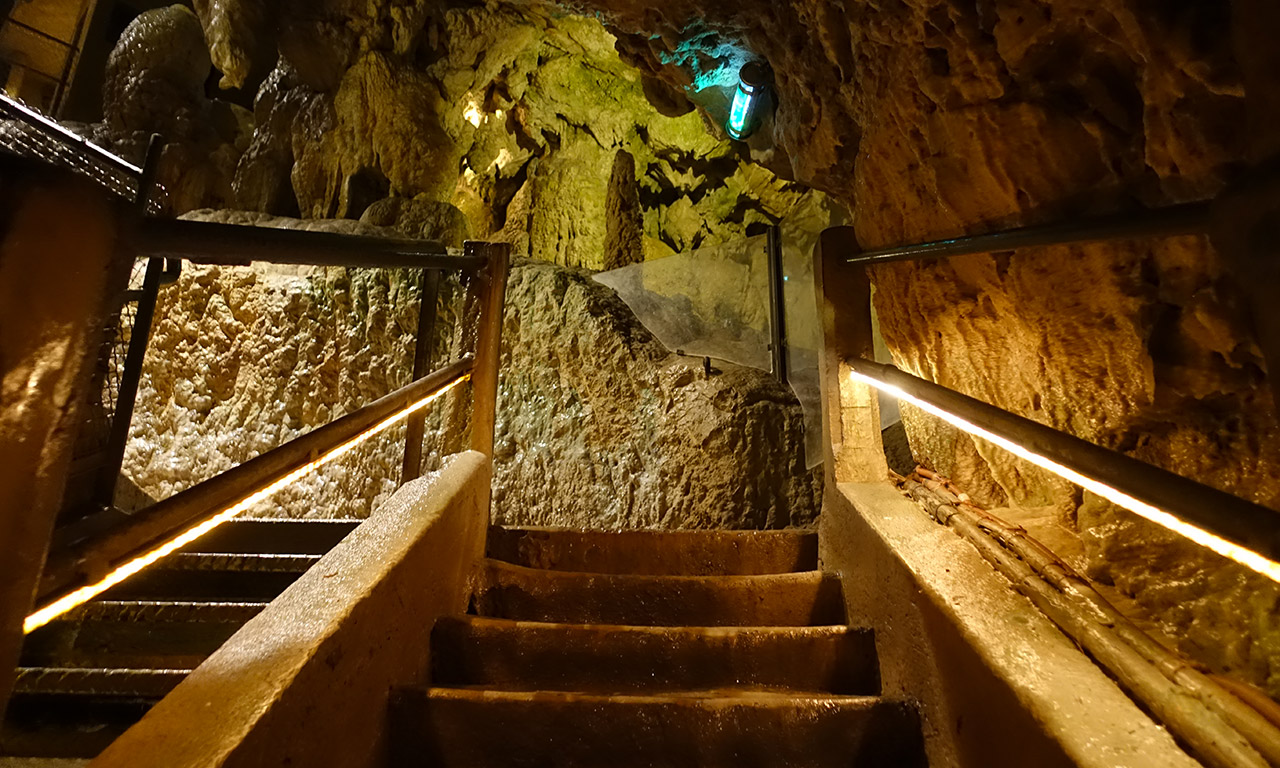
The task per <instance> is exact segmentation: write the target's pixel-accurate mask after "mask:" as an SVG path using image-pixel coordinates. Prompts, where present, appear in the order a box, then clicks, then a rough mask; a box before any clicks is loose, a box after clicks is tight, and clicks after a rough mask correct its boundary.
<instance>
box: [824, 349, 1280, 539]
mask: <svg viewBox="0 0 1280 768" xmlns="http://www.w3.org/2000/svg"><path fill="white" fill-rule="evenodd" d="M848 364H849V366H850V368H851V369H852V370H854V371H856V372H857V373H860V374H862V375H863V376H866V377H867V378H870V379H873V380H876V381H880V382H883V383H885V384H888V385H891V386H893V387H896V388H898V389H899V390H901V391H902V392H905V393H906V394H908V395H911V396H913V397H916V398H918V399H919V400H921V401H923V402H926V403H929V404H930V405H933V406H935V407H937V408H940V409H942V410H944V411H947V412H948V413H951V414H954V415H956V416H959V417H961V418H962V419H964V420H966V421H969V422H971V423H973V424H976V425H978V426H980V427H982V428H983V429H985V430H987V431H989V432H991V433H992V434H994V435H996V436H999V437H1003V438H1005V439H1007V440H1009V441H1012V442H1014V443H1016V444H1018V445H1020V446H1022V447H1024V448H1026V449H1028V450H1030V451H1031V452H1033V453H1036V454H1039V455H1040V456H1043V457H1045V458H1048V459H1050V460H1052V461H1053V462H1055V463H1057V464H1060V465H1062V466H1064V467H1066V468H1068V469H1070V470H1073V471H1075V472H1076V473H1078V474H1080V475H1084V476H1085V477H1087V478H1090V479H1093V480H1096V481H1098V482H1101V483H1104V484H1106V485H1108V486H1111V487H1112V488H1115V489H1116V490H1119V491H1121V492H1122V493H1124V494H1126V495H1128V496H1130V497H1131V498H1133V499H1136V500H1137V501H1140V502H1144V503H1146V504H1149V505H1151V506H1153V507H1155V508H1157V509H1159V510H1162V511H1164V512H1167V513H1169V514H1170V515H1173V516H1174V517H1176V518H1178V519H1179V520H1182V521H1183V522H1186V523H1190V524H1191V525H1194V526H1196V527H1197V528H1200V529H1201V530H1204V531H1207V532H1209V533H1212V534H1214V535H1216V536H1218V537H1220V538H1222V539H1225V540H1227V541H1229V542H1231V543H1233V544H1237V545H1239V546H1241V547H1244V548H1246V549H1249V550H1252V551H1253V552H1256V553H1258V554H1260V555H1262V556H1263V557H1266V558H1268V559H1270V560H1273V561H1280V512H1277V511H1275V510H1272V509H1268V508H1266V507H1263V506H1260V505H1257V504H1253V503H1251V502H1248V501H1245V500H1244V499H1241V498H1239V497H1236V496H1233V495H1231V494H1229V493H1224V492H1222V491H1219V490H1217V489H1216V488H1210V487H1209V486H1207V485H1202V484H1200V483H1197V482H1195V481H1194V480H1190V479H1188V478H1185V477H1182V476H1181V475H1176V474H1174V473H1172V472H1169V471H1167V470H1163V469H1160V468H1159V467H1156V466H1153V465H1151V464H1147V463H1146V462H1142V461H1139V460H1137V459H1134V458H1132V457H1130V456H1126V455H1125V454H1123V453H1119V452H1117V451H1112V450H1109V449H1107V448H1103V447H1101V446H1098V445H1094V444H1093V443H1090V442H1088V441H1087V440H1082V439H1080V438H1078V437H1075V436H1074V435H1070V434H1067V433H1065V432H1060V431H1058V430H1056V429H1053V428H1052V427H1047V426H1045V425H1043V424H1040V423H1038V422H1035V421H1032V420H1031V419H1027V418H1024V417H1022V416H1017V415H1015V414H1012V413H1009V412H1008V411H1005V410H1002V409H1000V408H997V407H995V406H993V405H989V404H987V403H984V402H982V401H981V400H975V399H974V398H972V397H969V396H968V395H962V394H960V393H959V392H955V391H953V390H950V389H947V388H946V387H943V386H940V385H938V384H934V383H933V382H931V381H926V380H924V379H921V378H917V377H915V376H912V375H910V374H907V373H903V372H902V371H900V370H898V369H897V368H894V367H893V366H889V365H882V364H880V363H874V362H871V361H870V360H866V359H851V360H849V361H848Z"/></svg>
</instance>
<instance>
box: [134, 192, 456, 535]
mask: <svg viewBox="0 0 1280 768" xmlns="http://www.w3.org/2000/svg"><path fill="white" fill-rule="evenodd" d="M198 218H203V219H206V220H215V221H224V222H228V223H238V224H250V223H256V224H259V225H263V224H267V223H274V224H276V225H277V226H279V225H290V224H291V225H293V226H297V227H300V228H304V229H318V230H322V231H338V232H347V233H352V234H388V232H387V230H382V229H379V228H376V227H369V226H365V225H361V224H359V223H357V222H350V221H348V222H297V221H296V220H294V221H279V220H277V221H275V222H270V220H269V219H268V218H267V217H263V216H261V215H254V214H240V215H236V214H233V213H226V212H219V213H217V214H206V215H201V216H198ZM392 234H398V233H392ZM417 304H418V280H417V275H416V274H414V272H413V271H411V270H372V269H370V270H359V269H350V270H348V269H339V268H328V269H326V268H311V267H298V268H294V267H278V266H271V265H262V264H258V265H254V266H250V267H201V266H193V265H187V266H186V267H185V268H184V269H183V272H182V276H181V278H180V279H179V281H178V283H177V284H175V285H173V286H170V287H167V288H164V289H162V290H161V293H160V302H159V304H158V306H157V309H156V322H155V325H154V327H153V330H152V338H151V343H150V345H149V347H148V350H147V359H146V364H145V367H144V376H143V381H142V385H141V388H140V391H139V397H138V406H137V410H136V412H135V415H134V422H133V432H132V435H131V438H130V442H129V446H128V450H127V452H126V455H125V466H124V471H125V474H126V475H128V476H129V477H130V478H132V479H133V480H134V482H136V483H137V485H138V486H139V487H140V488H141V489H142V490H143V491H144V492H146V493H148V494H150V495H151V496H153V497H155V498H164V497H167V496H169V495H171V494H173V493H175V492H177V491H179V490H181V489H183V488H186V487H189V486H191V485H194V484H195V483H197V482H200V481H201V480H205V479H208V478H209V477H212V476H213V475H215V474H217V473H219V472H222V471H225V470H227V469H229V468H231V467H233V466H235V465H236V464H239V463H240V462H242V461H244V460H245V459H248V458H251V457H253V456H256V455H257V454H259V453H261V452H263V451H265V450H268V449H270V448H274V447H275V446H277V445H280V444H282V443H284V442H286V441H288V440H290V439H292V438H294V437H297V436H298V435H301V434H303V433H304V432H307V431H309V430H311V429H314V428H315V427H318V426H320V425H322V424H325V423H327V422H328V421H330V420H331V419H333V418H335V417H337V416H340V415H342V414H343V413H346V412H348V411H350V410H352V409H354V408H356V407H358V406H360V405H362V404H364V403H367V402H370V401H372V400H374V399H376V398H378V397H380V396H382V395H384V394H386V393H387V392H390V391H392V390H394V389H396V388H397V387H399V386H402V385H404V384H406V383H408V379H409V372H410V371H411V370H412V355H413V334H414V332H415V330H416V328H417ZM446 333H447V330H446V328H444V327H442V328H441V329H440V331H439V335H438V337H437V349H439V350H440V352H441V353H443V350H444V348H445V344H446V341H445V334H446ZM403 439H404V431H403V428H393V429H391V430H389V431H388V432H387V433H386V434H385V436H384V437H380V438H376V439H374V440H372V441H370V442H369V443H367V444H366V445H365V446H362V447H361V448H359V449H357V451H356V452H355V453H354V455H353V457H352V458H350V459H344V460H343V461H341V462H337V463H336V464H333V465H330V466H329V467H326V468H324V469H322V470H320V471H318V472H315V473H312V474H311V475H309V476H307V477H306V478H303V479H302V480H300V481H299V482H298V483H297V484H295V485H292V486H290V487H289V488H288V489H284V490H282V491H281V492H280V494H278V495H277V496H276V497H275V499H274V500H273V501H272V502H268V503H264V505H263V507H262V508H261V509H259V510H258V511H257V512H258V513H267V514H283V515H286V516H290V517H311V516H317V517H364V516H366V515H368V514H369V511H370V509H371V506H370V505H371V504H372V503H375V502H377V501H381V500H382V499H383V498H385V497H386V496H387V495H389V494H390V493H391V492H393V491H394V490H395V488H396V486H397V484H398V481H399V467H400V457H401V456H402V455H403V453H402V452H403Z"/></svg>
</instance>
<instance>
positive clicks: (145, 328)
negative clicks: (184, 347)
mask: <svg viewBox="0 0 1280 768" xmlns="http://www.w3.org/2000/svg"><path fill="white" fill-rule="evenodd" d="M163 151H164V141H163V140H162V139H161V138H160V136H159V134H152V135H151V143H150V144H149V145H148V146H147V160H146V163H145V164H144V165H143V168H142V173H141V174H139V177H138V192H137V197H136V199H135V200H134V206H135V207H136V208H137V209H138V211H139V212H140V213H145V212H146V210H147V201H148V200H149V199H150V197H151V190H152V188H153V187H154V186H155V180H156V174H157V171H158V169H159V165H160V156H161V153H162V152H163ZM165 271H166V269H165V262H164V260H163V259H151V260H150V261H148V262H147V272H146V274H145V275H144V277H143V280H142V291H141V295H140V296H138V307H137V311H136V312H135V313H134V319H133V329H132V331H131V332H130V335H129V351H128V353H127V354H126V355H125V361H124V370H123V371H121V372H120V390H119V391H118V392H116V409H115V413H113V414H112V416H111V432H110V434H109V435H108V436H107V445H106V448H105V449H103V455H104V459H103V464H102V468H101V469H100V470H98V476H97V479H96V481H95V482H94V492H93V501H94V503H95V505H96V506H98V507H99V508H101V509H106V508H108V507H111V506H112V505H113V504H114V503H115V493H116V484H117V482H118V481H119V479H120V468H121V467H123V466H124V451H125V447H126V446H127V444H128V442H129V427H130V426H131V425H132V423H133V407H134V405H135V404H136V403H137V401H138V385H139V384H140V383H141V382H142V364H143V362H144V361H145V360H146V355H147V344H148V342H150V341H151V322H152V320H153V319H154V318H155V313H156V301H157V300H158V299H159V296H160V284H161V282H162V280H163V278H164V274H165Z"/></svg>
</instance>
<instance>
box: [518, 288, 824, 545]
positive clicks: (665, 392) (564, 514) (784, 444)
mask: <svg viewBox="0 0 1280 768" xmlns="http://www.w3.org/2000/svg"><path fill="white" fill-rule="evenodd" d="M502 370H503V379H502V384H501V396H500V401H499V414H498V434H497V441H496V446H495V461H496V464H497V471H496V473H495V477H494V505H495V506H494V510H495V515H496V519H497V520H498V521H499V522H503V523H510V524H533V525H561V526H575V527H588V528H633V527H653V528H717V527H718V528H778V527H785V526H788V525H804V524H806V523H808V522H810V521H812V520H813V519H814V518H815V517H816V515H817V512H818V509H817V502H818V494H817V493H816V491H817V490H818V488H817V485H818V482H819V481H818V474H817V473H811V472H809V471H808V470H806V469H805V460H804V451H803V443H804V434H803V429H804V425H803V417H802V415H801V412H800V407H799V404H798V403H797V402H796V400H795V396H794V395H792V394H791V392H790V390H788V389H786V388H784V387H783V386H781V385H780V384H778V383H777V382H776V381H775V380H774V379H773V378H771V377H770V376H769V375H768V374H766V373H764V372H763V371H758V370H755V369H751V368H740V367H738V366H733V365H730V364H728V363H722V364H717V366H716V368H715V369H713V372H712V375H711V376H707V375H706V374H705V372H704V370H703V366H702V361H701V360H691V359H689V358H686V357H680V356H677V355H673V354H671V353H670V352H669V351H668V350H667V349H666V348H665V347H663V346H662V345H661V344H660V343H658V342H657V341H656V340H655V339H654V338H653V337H652V336H651V335H650V334H649V333H648V332H647V331H646V330H645V329H644V328H643V326H641V325H640V324H639V323H638V322H637V321H636V319H635V316H634V315H633V314H632V313H631V311H630V310H629V309H628V308H627V307H626V305H625V304H623V303H622V302H621V301H620V300H619V299H618V298H617V296H616V295H614V293H613V291H612V290H610V289H608V288H605V287H604V286H601V285H599V284H597V283H595V282H593V281H591V280H590V279H589V278H588V276H587V275H585V274H582V273H581V272H577V271H572V270H564V269H560V268H556V267H553V266H549V265H541V264H527V265H524V266H522V267H519V268H517V269H516V270H514V272H513V273H512V275H511V281H510V285H509V287H508V290H507V313H506V323H505V325H504V328H503V356H502Z"/></svg>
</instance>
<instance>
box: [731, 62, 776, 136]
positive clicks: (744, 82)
mask: <svg viewBox="0 0 1280 768" xmlns="http://www.w3.org/2000/svg"><path fill="white" fill-rule="evenodd" d="M768 90H769V72H768V70H766V69H765V66H764V64H762V63H760V62H758V61H750V62H747V63H746V64H744V65H742V69H741V70H739V71H738V87H737V89H736V90H735V91H734V94H733V106H732V107H730V108H729V122H728V123H726V124H725V128H726V129H727V130H728V131H729V135H730V136H732V137H733V138H735V139H737V140H738V141H741V140H743V139H745V138H747V137H748V136H750V135H751V134H752V133H754V132H755V130H756V128H757V127H759V125H760V115H759V111H760V104H761V103H762V102H763V101H764V99H765V96H766V94H767V91H768Z"/></svg>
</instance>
